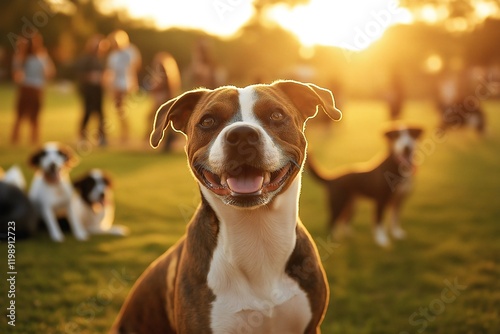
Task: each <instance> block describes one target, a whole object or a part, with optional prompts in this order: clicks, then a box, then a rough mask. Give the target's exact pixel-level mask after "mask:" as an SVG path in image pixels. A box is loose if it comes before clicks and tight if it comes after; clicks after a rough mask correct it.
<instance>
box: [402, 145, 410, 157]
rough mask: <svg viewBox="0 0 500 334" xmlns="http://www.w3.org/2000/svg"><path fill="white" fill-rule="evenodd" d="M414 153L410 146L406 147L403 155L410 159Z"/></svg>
mask: <svg viewBox="0 0 500 334" xmlns="http://www.w3.org/2000/svg"><path fill="white" fill-rule="evenodd" d="M411 153H412V148H411V147H410V146H405V147H404V149H403V154H404V155H405V156H407V157H409V156H410V155H411Z"/></svg>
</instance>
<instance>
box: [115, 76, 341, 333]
mask: <svg viewBox="0 0 500 334" xmlns="http://www.w3.org/2000/svg"><path fill="white" fill-rule="evenodd" d="M318 108H319V109H321V110H324V111H325V112H327V113H328V114H329V115H330V116H331V117H332V118H334V119H336V120H339V119H340V117H341V114H340V111H338V110H337V109H336V108H335V104H334V100H333V96H332V94H331V93H330V91H328V90H325V89H322V88H320V87H317V86H315V85H312V84H302V83H298V82H294V81H278V82H276V83H274V84H272V85H254V86H249V87H246V88H242V89H240V88H236V87H221V88H218V89H215V90H206V89H200V90H194V91H191V92H187V93H185V94H183V95H181V96H180V97H178V98H175V99H173V100H170V101H169V102H167V103H166V104H164V105H163V106H162V107H161V108H160V109H159V110H158V112H157V115H156V119H155V124H154V129H153V133H152V135H151V143H152V145H153V146H154V147H157V146H158V144H159V142H160V141H161V139H162V136H163V132H164V130H165V129H166V128H167V126H168V125H169V124H170V123H172V125H173V127H174V128H175V129H177V130H179V131H181V132H183V133H184V134H185V135H186V137H187V145H186V152H187V157H188V162H189V166H190V168H191V171H192V173H193V176H194V177H195V179H196V181H197V182H198V184H199V187H200V191H201V195H202V202H201V204H200V206H199V208H198V210H197V211H196V213H195V215H194V217H193V219H192V220H191V222H190V224H189V225H188V228H187V233H186V236H185V237H184V238H183V239H181V240H180V241H179V242H178V243H177V244H176V245H175V246H173V247H172V248H170V250H169V251H167V252H166V253H165V254H164V255H163V256H162V257H160V258H159V259H158V260H157V261H155V262H154V263H153V264H151V266H150V267H149V268H148V269H147V270H146V272H145V273H144V274H143V275H142V276H141V278H140V279H139V280H138V281H137V282H136V284H135V286H134V288H133V289H132V291H131V293H130V295H129V297H128V298H127V300H126V301H125V304H124V305H123V307H122V309H121V311H120V314H119V316H118V319H117V320H116V322H115V324H114V325H113V329H112V332H113V333H150V334H151V333H240V332H241V333H319V332H320V329H319V327H320V324H321V321H322V320H323V317H324V314H325V311H326V306H327V303H328V284H327V281H326V277H325V274H324V270H323V267H322V265H321V262H320V260H319V256H318V251H317V249H316V247H315V245H314V243H313V241H312V239H311V237H310V236H309V234H308V232H307V231H306V229H305V227H304V226H303V225H302V223H301V222H300V219H299V217H298V200H299V193H300V186H301V173H302V168H303V164H304V161H305V155H306V147H307V142H306V139H305V136H304V127H305V123H306V121H307V120H308V119H309V118H312V117H314V116H315V115H316V113H317V109H318Z"/></svg>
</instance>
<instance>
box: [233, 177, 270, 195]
mask: <svg viewBox="0 0 500 334" xmlns="http://www.w3.org/2000/svg"><path fill="white" fill-rule="evenodd" d="M263 183H264V177H263V176H262V175H240V176H238V177H228V178H227V185H228V186H229V189H231V190H232V191H234V192H236V193H240V194H251V193H254V192H256V191H259V190H260V188H262V184H263Z"/></svg>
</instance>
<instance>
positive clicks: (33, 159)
mask: <svg viewBox="0 0 500 334" xmlns="http://www.w3.org/2000/svg"><path fill="white" fill-rule="evenodd" d="M45 154H47V152H45V150H44V149H39V150H38V151H36V152H34V153H33V154H31V155H30V157H29V158H28V165H30V166H31V167H35V168H36V167H38V166H39V165H40V159H42V157H43V156H44V155H45Z"/></svg>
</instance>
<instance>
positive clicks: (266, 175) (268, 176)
mask: <svg viewBox="0 0 500 334" xmlns="http://www.w3.org/2000/svg"><path fill="white" fill-rule="evenodd" d="M269 182H271V173H270V172H265V173H264V184H268V183H269Z"/></svg>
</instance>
